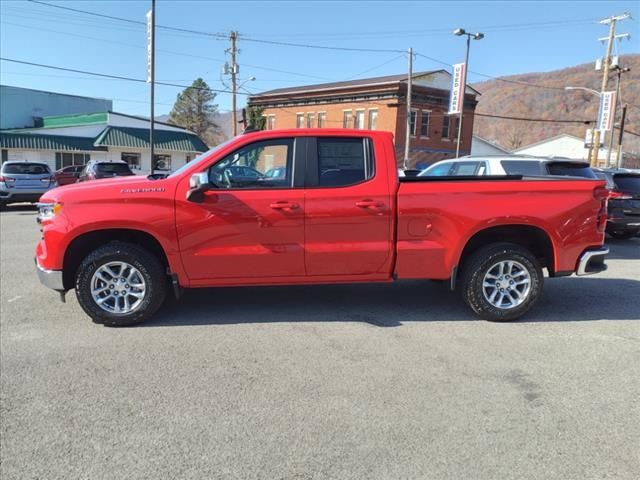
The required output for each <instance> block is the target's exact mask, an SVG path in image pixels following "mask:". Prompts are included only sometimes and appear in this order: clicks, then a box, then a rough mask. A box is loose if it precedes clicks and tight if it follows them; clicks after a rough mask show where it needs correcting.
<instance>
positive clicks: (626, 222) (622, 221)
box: [594, 168, 640, 239]
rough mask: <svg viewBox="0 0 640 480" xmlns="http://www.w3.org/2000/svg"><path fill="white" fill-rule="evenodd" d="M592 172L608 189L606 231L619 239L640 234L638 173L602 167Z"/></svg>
mask: <svg viewBox="0 0 640 480" xmlns="http://www.w3.org/2000/svg"><path fill="white" fill-rule="evenodd" d="M594 172H595V174H596V175H597V176H598V177H600V178H603V179H605V180H606V181H607V188H608V189H609V190H610V194H609V214H608V218H607V233H608V234H609V235H611V236H612V237H613V238H620V239H626V238H631V237H634V236H636V235H640V173H634V172H632V171H630V170H624V169H604V168H598V169H594Z"/></svg>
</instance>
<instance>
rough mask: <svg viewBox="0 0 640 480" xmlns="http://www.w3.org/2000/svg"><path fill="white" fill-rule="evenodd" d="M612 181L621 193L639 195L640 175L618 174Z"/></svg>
mask: <svg viewBox="0 0 640 480" xmlns="http://www.w3.org/2000/svg"><path fill="white" fill-rule="evenodd" d="M613 181H614V182H615V183H616V187H618V190H620V191H621V192H624V193H633V194H640V175H629V174H624V173H622V174H621V173H619V174H617V175H614V176H613Z"/></svg>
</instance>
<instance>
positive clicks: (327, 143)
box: [317, 137, 373, 187]
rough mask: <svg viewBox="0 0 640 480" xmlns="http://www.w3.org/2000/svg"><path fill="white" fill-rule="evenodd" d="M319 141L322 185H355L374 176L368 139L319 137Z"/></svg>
mask: <svg viewBox="0 0 640 480" xmlns="http://www.w3.org/2000/svg"><path fill="white" fill-rule="evenodd" d="M317 142H318V175H319V178H318V184H319V185H320V186H321V187H344V186H348V185H355V184H356V183H360V182H363V181H365V180H368V179H370V178H372V177H373V161H372V158H371V157H372V155H370V153H369V152H370V148H369V145H370V143H369V140H368V139H363V138H323V137H319V138H318V139H317Z"/></svg>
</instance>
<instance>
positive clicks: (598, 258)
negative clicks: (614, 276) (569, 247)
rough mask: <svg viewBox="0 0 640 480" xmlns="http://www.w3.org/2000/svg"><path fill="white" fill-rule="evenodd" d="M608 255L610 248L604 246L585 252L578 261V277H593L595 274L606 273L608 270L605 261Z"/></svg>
mask: <svg viewBox="0 0 640 480" xmlns="http://www.w3.org/2000/svg"><path fill="white" fill-rule="evenodd" d="M608 253H609V247H604V246H603V247H600V248H594V249H590V250H587V251H586V252H584V253H583V254H582V255H581V256H580V260H579V261H578V269H577V270H576V275H593V274H594V273H600V272H604V271H605V270H606V269H607V264H606V263H604V260H605V257H606V256H607V255H608Z"/></svg>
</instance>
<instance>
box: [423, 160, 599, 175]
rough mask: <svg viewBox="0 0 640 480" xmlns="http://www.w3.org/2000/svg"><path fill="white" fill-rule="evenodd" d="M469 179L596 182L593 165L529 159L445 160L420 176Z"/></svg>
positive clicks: (574, 161)
mask: <svg viewBox="0 0 640 480" xmlns="http://www.w3.org/2000/svg"><path fill="white" fill-rule="evenodd" d="M465 175H532V176H537V175H558V176H571V177H584V178H596V176H595V174H594V173H593V171H592V170H591V167H590V166H589V162H583V161H579V160H571V159H568V158H561V157H532V156H528V155H498V156H478V157H474V156H467V157H462V158H456V159H451V160H441V161H439V162H437V163H434V164H433V165H431V166H430V167H428V168H427V169H425V170H423V171H422V172H420V174H419V176H421V177H433V176H435V177H448V176H465Z"/></svg>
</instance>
